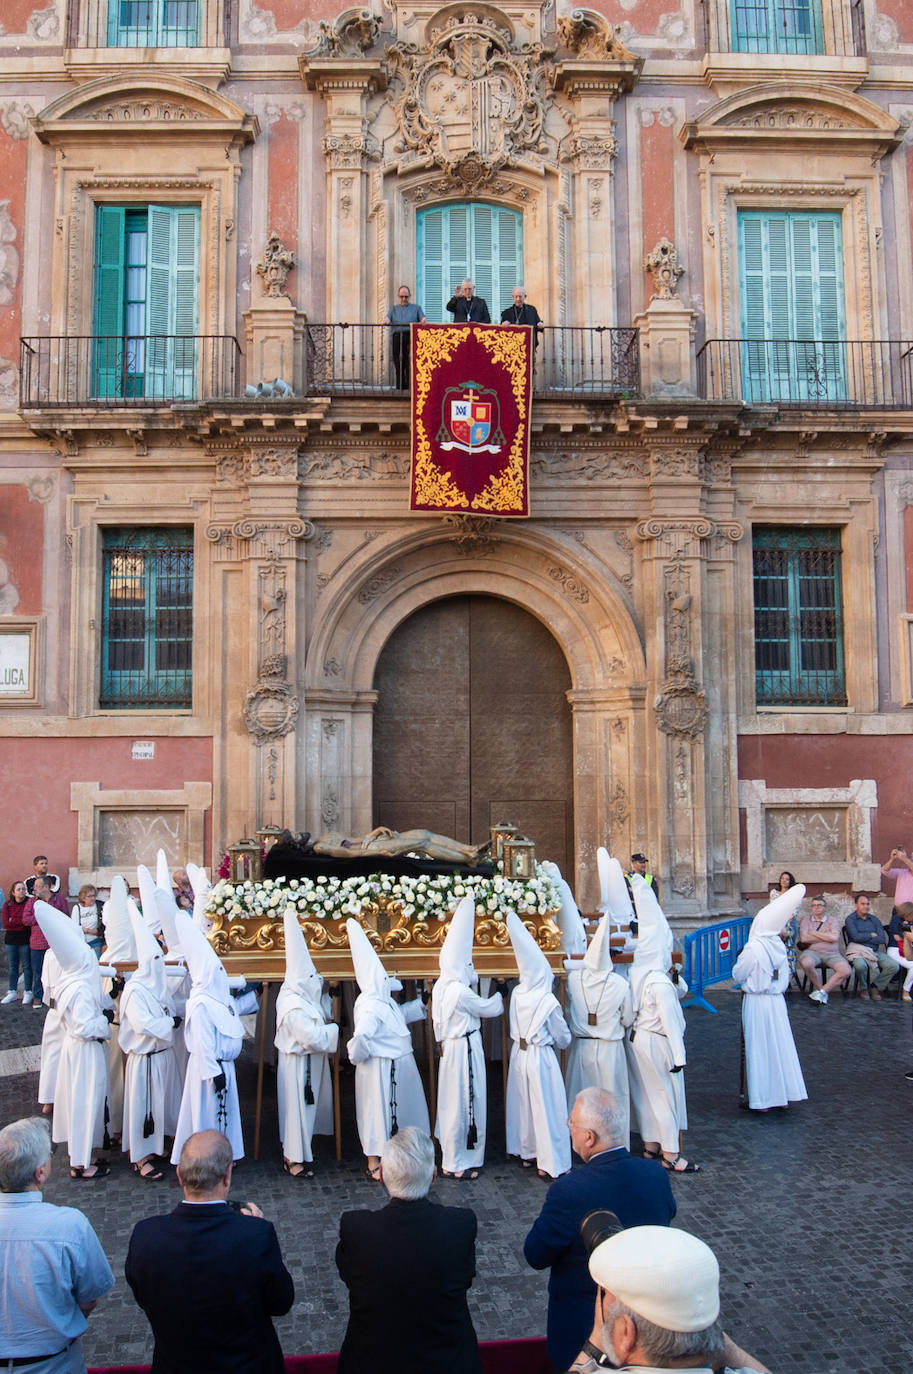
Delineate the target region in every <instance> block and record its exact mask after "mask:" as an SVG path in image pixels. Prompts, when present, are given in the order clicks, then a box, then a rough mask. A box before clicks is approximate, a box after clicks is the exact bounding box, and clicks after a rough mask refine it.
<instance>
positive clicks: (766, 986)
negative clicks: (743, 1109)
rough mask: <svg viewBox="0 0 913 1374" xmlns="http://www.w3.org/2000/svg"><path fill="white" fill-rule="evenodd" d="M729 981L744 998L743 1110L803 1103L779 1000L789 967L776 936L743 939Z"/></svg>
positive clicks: (786, 1020)
mask: <svg viewBox="0 0 913 1374" xmlns="http://www.w3.org/2000/svg"><path fill="white" fill-rule="evenodd" d="M732 976H733V979H734V980H735V982H737V983H741V985H742V992H743V994H744V995H743V997H742V1026H743V1028H744V1031H745V1069H746V1074H747V1078H748V1105H749V1107H752V1108H754V1109H756V1110H759V1109H760V1110H764V1109H766V1108H768V1107H785V1106H787V1105H788V1104H789V1103H790V1102H803V1101H805V1099H806V1098H807V1097H808V1092H807V1091H806V1088H805V1080H804V1078H803V1077H802V1069H801V1066H800V1064H799V1056H798V1054H797V1053H796V1043H795V1041H794V1040H793V1033H792V1030H791V1029H790V1024H789V1015H788V1013H787V1010H786V998H785V996H784V995H783V994H784V993H785V992H786V989H787V988H788V987H789V978H790V973H789V961H788V958H787V954H786V949H785V947H784V945H783V943H782V941H781V940H780V938H779V936H778V935H774V936H773V937H772V938H761V939H749V941H748V943H747V944H746V945H745V948H744V949H743V950H742V952H741V954H740V955H739V957H738V959H737V961H736V963H735V966H734V967H733V970H732Z"/></svg>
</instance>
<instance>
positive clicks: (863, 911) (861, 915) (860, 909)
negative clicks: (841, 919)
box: [845, 892, 897, 1002]
mask: <svg viewBox="0 0 913 1374" xmlns="http://www.w3.org/2000/svg"><path fill="white" fill-rule="evenodd" d="M845 924H846V933H847V946H846V957H847V959H849V960H850V962H851V963H852V965H853V968H854V969H855V970H856V986H857V988H858V989H859V996H860V997H864V998H865V999H866V1000H868V999H869V998H871V1000H872V1001H873V1002H880V1001H881V994H882V992H883V991H884V989H885V988H886V987H887V986H888V983H890V981H891V979H892V978H893V977H894V975H895V973H896V972H897V964H896V963H895V962H894V960H893V959H891V958H889V956H888V935H887V931H886V930H885V928H884V926H883V925H882V924H881V922H880V921H879V920H878V918H877V917H876V916H873V915H872V903H871V902H870V901H869V899H868V897H867V896H866V895H865V893H864V892H861V893H859V894H858V895H857V896H856V897H854V898H853V910H852V911H851V912H850V914H849V916H847V918H846V922H845ZM882 945H884V949H882Z"/></svg>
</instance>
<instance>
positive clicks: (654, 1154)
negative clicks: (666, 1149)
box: [641, 1145, 663, 1159]
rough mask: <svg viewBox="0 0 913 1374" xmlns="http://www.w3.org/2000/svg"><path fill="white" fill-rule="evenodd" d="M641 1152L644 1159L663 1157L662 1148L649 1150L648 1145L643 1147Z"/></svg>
mask: <svg viewBox="0 0 913 1374" xmlns="http://www.w3.org/2000/svg"><path fill="white" fill-rule="evenodd" d="M641 1154H642V1155H643V1157H644V1159H662V1157H663V1152H662V1150H648V1149H647V1147H646V1145H645V1146H644V1147H643V1149H642V1151H641Z"/></svg>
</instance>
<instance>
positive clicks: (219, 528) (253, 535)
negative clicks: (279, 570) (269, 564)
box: [204, 516, 314, 562]
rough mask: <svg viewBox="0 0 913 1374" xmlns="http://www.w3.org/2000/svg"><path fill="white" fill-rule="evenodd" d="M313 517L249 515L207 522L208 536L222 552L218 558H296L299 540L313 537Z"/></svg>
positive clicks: (230, 559) (229, 560)
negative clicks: (282, 518) (261, 517)
mask: <svg viewBox="0 0 913 1374" xmlns="http://www.w3.org/2000/svg"><path fill="white" fill-rule="evenodd" d="M313 533H314V526H313V525H312V524H311V522H310V520H299V519H294V520H285V521H275V522H273V521H268V520H263V521H258V520H252V519H251V518H250V516H245V517H244V518H243V519H242V520H236V521H235V522H234V524H233V525H207V526H206V529H205V530H204V535H205V537H206V538H207V539H208V540H209V542H210V543H211V544H215V545H216V547H217V549H218V550H219V551H220V556H219V557H217V561H221V562H231V561H232V560H234V559H239V558H266V559H276V558H294V557H295V556H296V554H297V543H298V540H299V539H301V540H304V539H310V538H311V536H312V534H313Z"/></svg>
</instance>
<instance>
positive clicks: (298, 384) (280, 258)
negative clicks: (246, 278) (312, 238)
mask: <svg viewBox="0 0 913 1374" xmlns="http://www.w3.org/2000/svg"><path fill="white" fill-rule="evenodd" d="M294 263H295V255H294V253H292V252H290V251H289V250H288V249H287V248H286V247H285V246H284V245H283V244H282V243H281V242H280V240H279V238H278V237H277V236H276V235H275V234H271V235H270V237H269V240H268V241H267V245H266V251H265V252H264V255H263V261H262V262H259V263H257V265H256V271H257V276H258V277H259V278H260V280H261V283H262V285H261V295H260V297H259V299H258V300H257V301H256V302H255V304H253V305H251V308H250V309H249V310H245V312H244V333H245V342H246V345H247V347H246V353H247V382H248V385H249V386H251V385H253V386H256V384H257V383H258V382H272V381H274V380H275V378H277V377H280V378H281V379H282V380H283V381H285V382H287V383H288V384H289V386H291V388H292V390H293V392H296V393H299V394H300V392H301V390H302V387H303V381H304V365H303V364H304V359H303V347H304V342H303V341H304V325H305V315H304V312H303V311H301V310H296V309H295V307H294V305H293V304H292V302H291V300H290V299H289V297H288V294H287V292H286V279H287V277H288V274H289V271H290V270H291V268H292V267H293V266H294Z"/></svg>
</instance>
